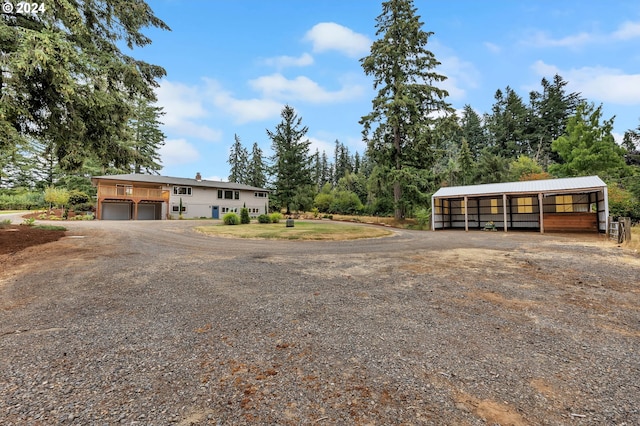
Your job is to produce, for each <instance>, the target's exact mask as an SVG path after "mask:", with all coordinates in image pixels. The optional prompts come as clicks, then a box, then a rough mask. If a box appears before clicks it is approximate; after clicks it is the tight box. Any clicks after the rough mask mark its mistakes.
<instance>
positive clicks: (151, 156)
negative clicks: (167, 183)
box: [129, 97, 165, 174]
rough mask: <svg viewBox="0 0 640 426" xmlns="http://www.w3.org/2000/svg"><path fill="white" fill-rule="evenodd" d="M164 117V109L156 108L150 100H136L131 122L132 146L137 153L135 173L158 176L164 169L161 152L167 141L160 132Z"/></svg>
mask: <svg viewBox="0 0 640 426" xmlns="http://www.w3.org/2000/svg"><path fill="white" fill-rule="evenodd" d="M162 115H164V112H163V111H162V107H158V106H154V105H153V103H152V102H150V101H149V100H148V99H145V98H142V97H138V98H137V99H136V100H135V103H134V109H133V114H132V117H131V119H130V120H129V127H130V129H131V141H130V145H131V147H132V148H133V150H134V152H135V156H134V157H133V164H132V165H131V168H132V169H133V172H134V173H147V174H158V172H159V171H160V170H161V169H162V165H161V164H160V163H161V161H160V152H159V150H160V148H161V147H162V146H163V145H164V139H165V135H164V133H162V130H160V125H161V124H162V123H161V122H160V121H159V119H160V117H161V116H162Z"/></svg>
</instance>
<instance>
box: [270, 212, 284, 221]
mask: <svg viewBox="0 0 640 426" xmlns="http://www.w3.org/2000/svg"><path fill="white" fill-rule="evenodd" d="M269 218H270V219H271V223H278V222H280V219H282V213H280V212H274V213H271V214H270V215H269Z"/></svg>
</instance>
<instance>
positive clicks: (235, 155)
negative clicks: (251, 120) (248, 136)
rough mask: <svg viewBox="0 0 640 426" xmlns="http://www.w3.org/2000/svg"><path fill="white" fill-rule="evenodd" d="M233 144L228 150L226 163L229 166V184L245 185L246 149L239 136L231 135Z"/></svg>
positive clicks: (247, 154)
mask: <svg viewBox="0 0 640 426" xmlns="http://www.w3.org/2000/svg"><path fill="white" fill-rule="evenodd" d="M233 138H234V142H233V145H231V149H230V150H229V159H228V160H227V163H228V164H229V166H230V169H229V182H235V183H246V181H247V171H248V166H249V153H248V152H247V149H246V148H245V147H244V146H242V142H241V141H240V136H238V135H233Z"/></svg>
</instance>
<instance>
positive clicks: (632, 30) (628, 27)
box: [611, 21, 640, 40]
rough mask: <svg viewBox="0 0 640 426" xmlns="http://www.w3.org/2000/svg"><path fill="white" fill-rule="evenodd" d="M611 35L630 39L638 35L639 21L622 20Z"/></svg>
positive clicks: (639, 35) (639, 31)
mask: <svg viewBox="0 0 640 426" xmlns="http://www.w3.org/2000/svg"><path fill="white" fill-rule="evenodd" d="M611 36H612V37H613V38H614V39H617V40H630V39H632V38H637V37H640V22H630V21H627V22H624V23H623V24H622V25H620V27H619V28H618V30H617V31H615V32H614V33H613V34H611Z"/></svg>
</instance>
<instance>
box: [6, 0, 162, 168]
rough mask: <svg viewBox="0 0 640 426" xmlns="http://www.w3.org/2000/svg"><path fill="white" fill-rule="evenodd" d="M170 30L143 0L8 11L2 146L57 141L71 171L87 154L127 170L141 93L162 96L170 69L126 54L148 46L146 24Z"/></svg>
mask: <svg viewBox="0 0 640 426" xmlns="http://www.w3.org/2000/svg"><path fill="white" fill-rule="evenodd" d="M148 27H155V28H160V29H166V30H168V29H169V27H168V26H167V25H166V24H165V23H164V22H163V21H162V20H160V19H158V18H157V17H156V16H155V15H154V14H153V11H152V10H151V9H150V8H149V6H148V5H147V4H146V3H145V2H144V1H143V0H130V1H127V2H122V1H116V0H103V1H82V2H77V1H71V2H69V1H62V2H55V6H52V5H50V6H47V7H46V8H45V10H44V11H41V12H38V13H37V14H31V15H22V14H19V13H17V12H15V11H14V12H13V13H2V14H1V15H0V34H2V38H1V41H0V53H1V55H0V56H1V57H2V61H0V68H1V72H0V91H1V92H0V150H4V149H8V148H10V147H15V146H17V145H18V144H19V141H23V142H26V143H31V141H32V140H34V139H35V140H40V141H47V143H51V146H52V150H51V152H52V153H53V154H54V155H55V156H56V160H57V161H58V164H59V166H60V167H61V168H62V169H64V170H76V169H78V168H80V167H81V166H82V164H83V163H84V161H85V160H86V159H87V158H91V157H95V158H98V159H101V160H102V161H103V164H104V165H113V166H116V167H126V166H128V165H129V164H131V159H132V157H133V156H134V155H135V153H134V152H133V150H132V149H131V148H129V147H127V146H126V145H125V142H124V141H126V137H127V130H128V129H127V122H128V119H129V118H130V116H131V110H132V107H131V105H130V104H129V103H128V102H127V100H128V99H132V98H134V97H136V96H141V97H143V98H145V99H149V100H154V99H155V95H154V92H153V88H154V87H156V86H157V85H158V83H157V79H158V78H160V77H162V76H164V75H165V74H166V73H165V70H164V69H163V68H161V67H159V66H155V65H151V64H148V63H146V62H144V61H140V60H136V59H135V58H133V57H131V56H129V55H126V54H124V53H123V52H122V51H121V47H122V46H125V45H126V46H127V47H128V48H130V49H133V48H134V47H143V46H145V45H147V44H149V43H151V40H150V39H149V38H148V37H146V36H145V35H144V34H142V33H141V30H142V29H143V28H148Z"/></svg>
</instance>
